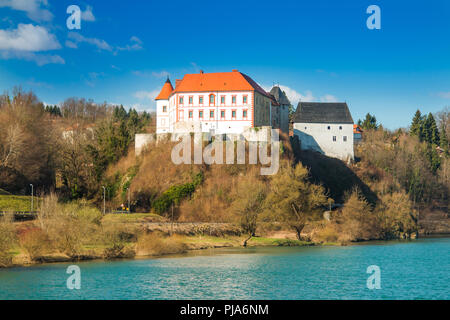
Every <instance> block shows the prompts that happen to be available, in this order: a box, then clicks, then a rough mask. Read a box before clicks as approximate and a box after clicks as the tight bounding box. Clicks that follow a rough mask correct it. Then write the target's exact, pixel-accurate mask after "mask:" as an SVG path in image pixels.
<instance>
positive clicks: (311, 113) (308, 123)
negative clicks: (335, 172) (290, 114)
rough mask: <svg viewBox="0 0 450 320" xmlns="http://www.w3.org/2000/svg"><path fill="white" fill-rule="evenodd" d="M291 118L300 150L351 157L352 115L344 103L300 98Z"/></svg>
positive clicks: (346, 159) (351, 158)
mask: <svg viewBox="0 0 450 320" xmlns="http://www.w3.org/2000/svg"><path fill="white" fill-rule="evenodd" d="M293 122H294V126H293V127H294V135H296V136H297V137H298V138H299V140H300V143H301V149H302V150H307V149H310V150H315V151H318V152H320V153H322V154H325V155H326V156H329V157H334V158H338V159H341V160H344V161H349V160H353V159H354V152H353V140H354V135H353V118H352V115H351V114H350V110H349V109H348V106H347V103H342V102H327V103H320V102H300V103H299V104H298V106H297V110H296V112H295V115H294V119H293Z"/></svg>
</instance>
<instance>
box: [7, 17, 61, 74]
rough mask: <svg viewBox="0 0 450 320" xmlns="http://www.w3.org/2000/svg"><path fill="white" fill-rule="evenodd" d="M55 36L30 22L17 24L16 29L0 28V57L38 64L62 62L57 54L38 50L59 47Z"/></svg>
mask: <svg viewBox="0 0 450 320" xmlns="http://www.w3.org/2000/svg"><path fill="white" fill-rule="evenodd" d="M60 48H61V45H60V44H59V42H58V40H57V39H56V36H55V35H53V34H51V33H49V32H48V31H47V29H45V28H44V27H41V26H34V25H32V24H19V25H18V26H17V29H12V30H0V58H1V59H5V60H8V59H21V60H26V61H33V62H35V63H36V64H37V65H39V66H43V65H46V64H64V63H65V61H64V59H63V58H61V57H60V56H59V55H51V54H39V53H38V52H42V51H49V50H57V49H60Z"/></svg>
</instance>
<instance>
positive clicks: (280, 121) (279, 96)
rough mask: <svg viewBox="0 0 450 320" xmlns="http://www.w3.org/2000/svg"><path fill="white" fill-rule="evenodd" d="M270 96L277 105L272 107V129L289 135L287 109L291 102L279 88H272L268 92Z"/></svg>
mask: <svg viewBox="0 0 450 320" xmlns="http://www.w3.org/2000/svg"><path fill="white" fill-rule="evenodd" d="M270 94H271V95H272V97H273V98H274V100H275V101H276V102H277V104H274V105H272V127H273V128H274V129H280V130H281V131H282V132H285V133H289V108H290V106H291V102H290V101H289V99H288V97H287V95H286V93H285V92H284V91H283V90H281V88H280V87H279V86H274V87H273V88H272V90H270Z"/></svg>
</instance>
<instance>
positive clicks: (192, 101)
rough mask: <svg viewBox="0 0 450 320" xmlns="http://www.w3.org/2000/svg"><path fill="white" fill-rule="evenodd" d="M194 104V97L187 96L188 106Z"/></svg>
mask: <svg viewBox="0 0 450 320" xmlns="http://www.w3.org/2000/svg"><path fill="white" fill-rule="evenodd" d="M193 103H194V97H193V96H189V104H193Z"/></svg>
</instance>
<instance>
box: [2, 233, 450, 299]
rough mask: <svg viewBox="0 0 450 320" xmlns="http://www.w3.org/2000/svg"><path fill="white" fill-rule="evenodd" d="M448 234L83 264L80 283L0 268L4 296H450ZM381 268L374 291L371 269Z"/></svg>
mask: <svg viewBox="0 0 450 320" xmlns="http://www.w3.org/2000/svg"><path fill="white" fill-rule="evenodd" d="M449 253H450V239H448V238H440V239H421V240H416V241H409V242H378V243H371V244H364V245H355V246H347V247H303V248H302V247H291V248H248V249H227V250H224V249H221V250H217V249H216V250H209V251H203V252H201V253H196V254H189V255H187V256H177V257H171V258H162V259H145V260H130V261H123V260H122V261H113V262H102V261H99V262H85V263H77V265H78V266H79V267H80V268H81V289H80V290H69V289H67V287H66V280H67V278H68V277H69V275H68V274H66V269H67V267H68V266H69V265H71V264H51V265H41V266H35V267H28V268H13V269H3V270H0V299H450V254H449ZM370 265H377V266H379V267H380V269H381V289H379V290H376V289H375V290H369V289H368V288H367V285H366V281H367V278H368V277H369V276H370V275H369V274H367V273H366V269H367V267H368V266H370Z"/></svg>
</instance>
